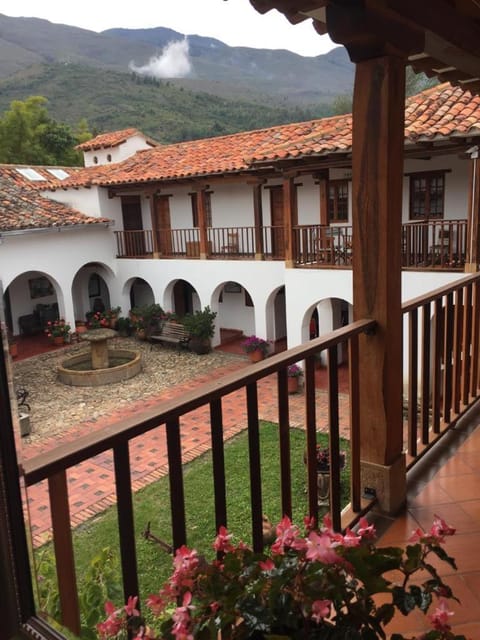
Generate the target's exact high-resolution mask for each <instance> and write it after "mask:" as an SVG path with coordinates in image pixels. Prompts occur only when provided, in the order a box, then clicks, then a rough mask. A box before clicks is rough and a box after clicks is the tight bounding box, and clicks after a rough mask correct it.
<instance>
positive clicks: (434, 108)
mask: <svg viewBox="0 0 480 640" xmlns="http://www.w3.org/2000/svg"><path fill="white" fill-rule="evenodd" d="M127 131H128V130H127ZM117 133H118V132H117ZM479 133H480V97H479V96H476V95H474V96H472V95H470V94H469V93H466V92H465V91H463V90H462V88H460V87H456V88H455V87H452V86H451V85H449V84H443V85H438V86H436V87H433V88H430V89H427V90H426V91H423V92H422V93H420V94H418V95H416V96H413V97H411V98H408V100H407V102H406V107H405V137H406V141H410V142H415V141H417V140H419V139H427V140H430V139H433V138H438V137H450V136H458V135H460V134H461V135H469V134H473V135H478V134H479ZM106 135H107V134H106ZM112 135H114V134H112ZM351 146H352V116H351V114H348V115H341V116H334V117H330V118H322V119H321V120H312V121H308V122H297V123H293V124H287V125H280V126H276V127H270V128H268V129H259V130H255V131H247V132H243V133H236V134H233V135H229V136H221V137H218V138H208V139H203V140H192V141H189V142H181V143H178V144H173V145H166V146H158V147H156V148H154V149H148V150H144V151H139V152H137V153H136V154H135V155H134V156H132V157H131V158H128V159H127V160H125V161H124V162H120V163H117V164H115V165H108V166H103V167H96V168H88V169H84V170H83V171H80V172H78V173H77V174H75V176H73V177H72V178H71V179H69V180H67V181H65V185H64V186H65V187H68V186H82V185H85V186H86V185H88V184H99V185H103V186H108V185H114V184H127V183H142V182H152V181H161V180H176V179H182V178H190V177H198V176H209V175H215V174H221V173H229V172H238V171H242V170H245V169H249V168H252V166H255V164H256V163H265V162H272V163H274V162H275V161H276V160H279V159H287V158H299V157H308V156H321V155H328V154H332V153H350V152H351Z"/></svg>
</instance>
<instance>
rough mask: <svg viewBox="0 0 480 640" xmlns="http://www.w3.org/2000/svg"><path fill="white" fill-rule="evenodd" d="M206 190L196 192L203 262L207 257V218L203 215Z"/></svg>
mask: <svg viewBox="0 0 480 640" xmlns="http://www.w3.org/2000/svg"><path fill="white" fill-rule="evenodd" d="M206 189H208V187H205V188H204V189H201V190H198V191H197V192H196V196H197V212H198V229H199V233H200V259H201V260H205V259H206V258H207V255H208V238H207V217H206V215H205V197H204V192H205V190H206Z"/></svg>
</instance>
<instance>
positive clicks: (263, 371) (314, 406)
mask: <svg viewBox="0 0 480 640" xmlns="http://www.w3.org/2000/svg"><path fill="white" fill-rule="evenodd" d="M403 313H404V318H405V322H404V327H405V335H404V342H405V345H407V358H406V360H407V361H408V367H407V370H406V372H405V376H404V377H405V379H406V382H408V384H407V385H406V389H407V392H406V395H405V398H404V406H403V411H404V418H403V432H402V433H403V435H402V440H403V449H404V451H405V452H406V463H407V467H408V468H409V469H413V470H414V469H415V466H416V464H417V462H419V461H420V460H421V459H423V458H426V456H427V454H430V452H432V451H435V447H438V446H440V445H441V442H439V441H440V440H443V436H446V435H447V433H451V431H450V429H451V427H453V426H455V425H456V424H457V423H458V422H459V420H460V418H462V416H464V415H465V414H466V412H467V411H468V410H469V409H470V408H471V407H472V406H473V405H474V404H476V403H478V398H479V395H480V371H479V358H480V275H475V276H469V277H466V278H464V279H463V280H462V281H461V282H459V283H456V284H455V285H450V286H448V287H444V288H442V289H439V290H437V291H435V292H432V293H431V294H430V295H428V296H423V297H421V298H418V299H416V300H413V301H410V302H409V303H407V304H405V305H404V307H403ZM375 330H376V323H375V321H373V320H359V321H356V322H354V323H352V324H350V325H348V326H347V327H344V328H342V329H339V330H337V331H335V332H333V333H331V334H328V335H326V336H324V337H322V338H318V339H315V340H313V341H311V342H309V343H307V344H304V345H302V346H299V347H296V348H294V349H291V350H289V351H287V352H283V353H280V354H277V355H274V356H272V357H270V358H267V359H266V360H265V361H263V362H261V363H258V364H256V365H250V366H248V367H246V368H245V369H243V370H241V371H239V372H235V373H232V374H229V375H227V376H225V377H223V378H222V379H221V380H217V381H214V382H211V383H208V384H206V385H204V386H202V387H200V388H197V389H195V390H193V391H191V392H189V393H187V394H186V395H184V396H182V397H181V398H180V399H179V398H177V399H174V400H166V401H165V402H164V403H163V404H161V405H157V406H156V407H153V408H151V409H148V410H145V411H143V412H142V413H139V414H136V415H135V416H134V417H133V418H130V419H126V420H123V421H122V422H119V423H117V424H116V425H114V426H112V427H110V428H109V429H108V430H101V431H98V432H96V433H92V434H90V435H88V436H84V437H82V438H79V439H78V440H76V441H75V442H72V443H71V444H68V445H63V446H60V447H58V448H57V449H55V450H53V451H51V452H49V453H46V454H44V455H39V456H37V457H36V458H33V459H30V460H28V461H26V462H25V463H24V465H23V466H24V482H25V485H26V486H27V487H30V486H33V485H35V484H37V483H39V482H41V481H46V482H47V484H48V493H49V502H50V507H49V508H50V512H51V519H52V532H53V540H54V548H55V555H56V567H57V574H58V584H59V590H60V597H61V610H62V622H63V624H64V625H65V626H67V627H68V628H69V629H70V630H71V631H73V632H74V633H77V632H78V629H79V624H80V623H79V620H80V613H79V604H78V597H77V587H76V578H75V575H76V571H75V560H74V551H73V549H74V545H73V541H72V524H71V518H70V505H69V488H68V475H69V473H71V472H74V469H75V467H76V465H78V464H80V463H82V462H85V461H88V460H90V459H91V458H92V457H93V456H96V455H98V454H104V453H106V452H111V453H112V456H113V465H114V470H115V486H114V490H115V493H116V497H117V510H118V533H119V540H120V542H119V556H120V557H121V564H122V573H123V590H124V594H125V597H128V596H129V595H131V594H133V593H140V595H141V597H142V598H143V597H144V596H145V595H146V594H142V593H141V590H140V586H139V580H138V577H137V564H136V540H135V532H134V513H133V501H132V493H133V482H132V469H133V467H132V464H133V463H132V462H131V460H130V446H131V443H132V440H133V439H134V438H140V437H141V436H142V434H145V433H147V432H150V431H152V430H157V432H158V433H159V434H162V437H164V438H165V443H166V444H165V446H166V450H167V455H168V463H169V464H168V467H169V468H168V475H169V480H170V507H169V508H170V513H171V538H170V540H169V541H168V542H169V543H171V544H172V546H173V547H174V548H178V547H179V546H181V545H182V544H186V543H187V544H188V538H189V526H192V523H191V521H190V520H189V514H188V510H187V506H186V502H185V496H184V489H183V480H184V470H183V464H184V462H185V461H186V460H185V457H184V453H183V451H182V443H183V440H184V438H185V437H186V436H187V434H186V433H185V432H184V429H183V428H182V422H183V421H184V416H185V415H186V414H188V413H191V412H201V419H202V420H203V421H204V422H206V423H207V424H208V425H209V428H210V434H211V446H212V463H211V475H212V481H213V486H214V503H213V505H212V510H213V516H214V518H213V519H214V521H215V523H216V527H218V526H220V525H221V524H226V523H227V520H228V513H227V500H226V482H227V478H226V476H225V466H224V446H225V443H224V431H225V423H226V419H224V406H225V402H226V397H227V396H228V395H229V394H232V393H241V394H242V397H243V398H244V403H245V411H246V415H247V420H246V426H245V428H246V430H247V433H248V442H249V462H248V465H249V477H250V497H251V513H250V520H251V543H252V544H253V546H254V548H255V549H258V550H259V549H261V548H262V546H263V536H262V515H263V507H262V504H263V503H262V476H261V449H260V447H259V435H260V429H261V426H260V420H259V415H260V408H261V406H262V398H263V397H264V394H268V395H269V397H270V398H271V395H272V385H273V388H274V389H276V416H275V419H274V421H275V422H276V423H277V424H278V432H279V452H278V456H279V487H278V501H279V510H280V511H281V512H282V513H285V514H289V515H291V513H292V503H293V501H294V500H295V494H294V492H293V490H292V484H291V459H290V441H289V432H290V426H291V416H290V401H289V395H288V393H287V375H286V368H287V366H288V365H290V364H292V363H294V362H298V361H304V368H305V391H304V424H303V427H304V430H305V445H306V450H307V465H306V468H307V470H306V487H307V499H308V509H309V513H310V515H312V516H313V517H314V518H318V513H319V510H318V489H317V478H316V459H315V453H316V452H315V443H316V433H317V430H318V429H319V428H320V426H321V425H323V424H325V423H326V424H328V437H329V448H330V458H331V461H332V464H331V477H330V495H331V500H330V512H331V517H332V521H333V525H334V527H335V529H336V530H340V529H341V528H344V527H346V526H347V525H352V524H354V523H355V522H356V520H357V519H358V518H359V516H360V515H361V514H363V513H365V512H367V511H368V510H370V509H371V508H372V506H373V505H374V504H375V502H376V501H377V500H378V501H380V502H381V501H382V500H383V498H384V496H382V495H375V494H374V493H372V492H366V491H365V489H366V482H365V479H364V473H365V469H364V465H365V461H364V460H363V456H362V452H361V446H360V443H361V433H360V421H359V416H360V414H361V412H362V411H365V409H366V407H365V406H363V405H362V403H361V399H360V394H359V380H360V375H361V362H360V359H359V355H358V353H359V345H360V342H361V341H365V340H368V339H369V338H368V336H372V335H373V334H374V333H375ZM345 343H346V344H347V345H348V349H349V363H350V383H349V394H348V396H349V407H350V411H349V415H346V414H345V413H341V412H340V410H339V394H338V366H337V364H336V363H337V349H338V347H339V345H340V344H345ZM322 351H323V352H326V353H327V356H328V371H327V377H328V389H327V390H325V391H323V392H322V393H319V392H318V391H317V390H316V388H315V363H316V360H317V356H318V354H319V353H320V352H322ZM267 382H269V384H266V383H267ZM341 428H342V429H343V430H345V429H346V430H347V432H348V434H349V439H350V465H351V486H350V489H349V499H350V503H349V505H348V507H346V508H344V509H342V507H341V503H340V455H339V453H340V444H339V434H340V429H341ZM437 443H438V444H437ZM213 535H214V531H212V537H213Z"/></svg>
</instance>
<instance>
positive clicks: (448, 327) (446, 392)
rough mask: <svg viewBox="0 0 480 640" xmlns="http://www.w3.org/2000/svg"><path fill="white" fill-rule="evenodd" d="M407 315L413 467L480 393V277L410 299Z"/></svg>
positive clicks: (409, 450) (410, 456)
mask: <svg viewBox="0 0 480 640" xmlns="http://www.w3.org/2000/svg"><path fill="white" fill-rule="evenodd" d="M403 313H404V315H405V316H406V320H407V321H406V323H405V326H406V334H407V335H406V337H405V344H407V345H408V395H407V398H406V402H407V408H408V419H407V422H406V428H407V432H406V436H405V445H406V450H407V454H408V460H409V464H410V465H411V464H413V463H414V462H415V461H416V459H417V458H418V457H419V456H420V455H422V454H423V453H424V452H425V451H426V450H427V449H429V448H430V447H431V446H432V444H434V443H435V442H436V441H437V440H438V438H439V437H440V436H441V435H442V434H443V433H444V432H445V431H446V430H447V429H448V428H449V427H451V426H452V425H454V424H455V423H456V422H457V421H458V419H459V418H460V417H461V416H462V415H463V413H465V411H466V410H467V409H468V408H469V407H471V406H472V404H473V403H474V402H475V401H476V400H478V397H479V395H480V376H479V364H480V362H479V358H480V275H474V276H469V277H467V278H462V280H461V281H459V282H457V283H454V284H452V285H449V286H447V287H442V288H441V289H437V290H435V291H433V292H431V293H430V294H428V295H426V296H421V297H419V298H416V299H415V300H411V301H410V302H407V303H406V304H404V305H403Z"/></svg>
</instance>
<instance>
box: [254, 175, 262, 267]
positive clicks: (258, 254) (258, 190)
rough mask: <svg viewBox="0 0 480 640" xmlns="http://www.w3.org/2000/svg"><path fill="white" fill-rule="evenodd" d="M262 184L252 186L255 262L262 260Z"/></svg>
mask: <svg viewBox="0 0 480 640" xmlns="http://www.w3.org/2000/svg"><path fill="white" fill-rule="evenodd" d="M262 184H263V182H262V183H257V184H254V185H253V216H254V221H255V260H263V258H264V249H263V206H262Z"/></svg>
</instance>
